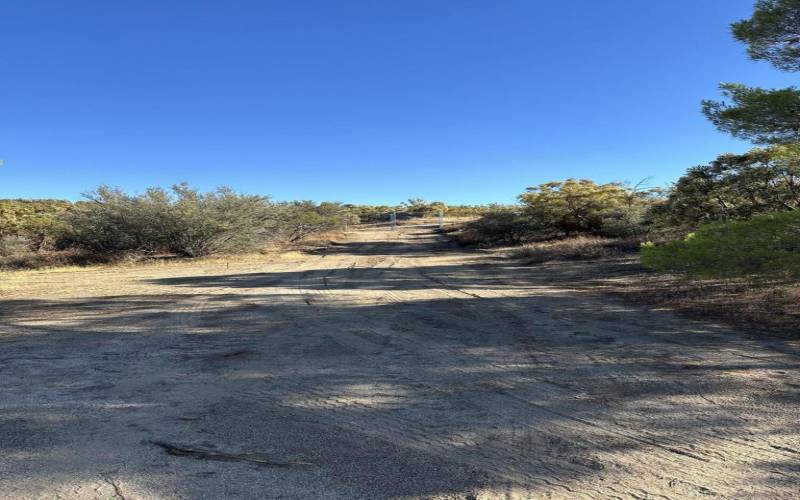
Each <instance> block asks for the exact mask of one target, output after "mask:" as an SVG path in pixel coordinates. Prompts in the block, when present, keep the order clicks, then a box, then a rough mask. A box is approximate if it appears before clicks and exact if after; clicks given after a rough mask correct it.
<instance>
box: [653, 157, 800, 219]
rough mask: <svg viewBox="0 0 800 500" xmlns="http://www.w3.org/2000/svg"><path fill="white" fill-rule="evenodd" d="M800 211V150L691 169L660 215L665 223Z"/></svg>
mask: <svg viewBox="0 0 800 500" xmlns="http://www.w3.org/2000/svg"><path fill="white" fill-rule="evenodd" d="M798 208H800V146H797V145H791V146H774V147H771V148H767V149H754V150H752V151H749V152H747V153H744V154H740V155H736V154H724V155H721V156H719V157H718V158H717V159H716V160H714V161H712V162H711V163H709V164H707V165H699V166H696V167H693V168H691V169H689V171H688V172H687V173H686V174H685V175H684V176H683V177H681V178H680V179H679V180H678V182H677V183H676V184H675V186H674V188H673V189H672V190H671V192H670V194H669V197H668V198H667V201H666V203H665V204H663V205H661V206H659V207H657V208H656V209H655V212H657V213H658V215H659V216H660V217H661V218H662V220H663V221H664V222H665V223H668V224H678V225H689V226H695V225H697V224H699V223H704V222H711V221H717V220H728V219H745V218H748V217H751V216H753V215H756V214H760V213H766V212H772V211H785V210H796V209H798Z"/></svg>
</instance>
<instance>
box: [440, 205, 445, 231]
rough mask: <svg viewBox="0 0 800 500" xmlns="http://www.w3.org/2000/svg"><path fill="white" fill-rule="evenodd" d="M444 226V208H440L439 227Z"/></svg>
mask: <svg viewBox="0 0 800 500" xmlns="http://www.w3.org/2000/svg"><path fill="white" fill-rule="evenodd" d="M443 228H444V210H439V229H443Z"/></svg>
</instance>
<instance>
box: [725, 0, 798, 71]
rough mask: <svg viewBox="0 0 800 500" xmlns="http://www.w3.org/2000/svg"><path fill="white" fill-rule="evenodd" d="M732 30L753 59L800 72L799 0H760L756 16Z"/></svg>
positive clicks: (735, 25)
mask: <svg viewBox="0 0 800 500" xmlns="http://www.w3.org/2000/svg"><path fill="white" fill-rule="evenodd" d="M731 29H732V32H733V36H734V37H735V38H736V39H737V40H739V41H740V42H742V43H745V44H747V52H748V53H749V54H750V57H752V58H753V59H756V60H765V61H769V62H770V63H772V64H773V65H774V66H775V67H777V68H780V69H783V70H786V71H800V0H759V1H758V2H757V3H756V6H755V10H754V12H753V16H752V17H751V18H750V19H743V20H741V21H739V22H736V23H733V25H732V26H731Z"/></svg>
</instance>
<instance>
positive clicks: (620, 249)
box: [508, 236, 640, 264]
mask: <svg viewBox="0 0 800 500" xmlns="http://www.w3.org/2000/svg"><path fill="white" fill-rule="evenodd" d="M639 245H640V240H638V239H635V238H600V237H597V236H575V237H573V238H565V239H561V240H552V241H544V242H538V243H528V244H526V245H523V246H521V247H517V248H515V249H513V250H511V251H510V252H509V253H508V255H509V257H511V258H514V259H521V260H523V261H525V262H527V263H529V264H535V263H540V262H549V261H554V260H592V259H601V258H607V257H617V256H620V255H625V254H631V253H635V252H636V251H638V249H639Z"/></svg>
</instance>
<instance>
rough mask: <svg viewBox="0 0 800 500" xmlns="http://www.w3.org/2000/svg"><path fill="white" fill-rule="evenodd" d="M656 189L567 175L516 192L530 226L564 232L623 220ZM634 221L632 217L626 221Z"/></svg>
mask: <svg viewBox="0 0 800 500" xmlns="http://www.w3.org/2000/svg"><path fill="white" fill-rule="evenodd" d="M655 195H657V193H656V192H655V191H653V190H646V191H642V190H639V189H636V188H629V187H627V186H625V185H623V184H620V183H617V182H612V183H608V184H597V183H595V182H593V181H591V180H588V179H567V180H565V181H556V182H547V183H545V184H540V185H538V186H534V187H529V188H528V189H527V191H526V192H525V193H523V194H521V195H520V196H519V200H520V201H521V202H522V203H523V204H524V210H523V214H524V216H525V218H526V219H527V222H528V224H529V225H530V227H531V228H534V229H540V230H552V231H556V232H560V233H564V234H567V235H569V234H573V233H581V232H594V233H599V232H602V231H603V229H604V228H605V227H606V226H608V225H609V223H614V225H615V226H616V225H618V223H620V222H623V223H624V222H626V221H627V219H628V218H631V216H630V214H631V213H632V212H639V213H643V212H644V210H640V209H643V208H644V207H646V206H648V205H649V204H650V203H652V201H653V199H654V196H655ZM629 222H630V223H631V224H636V221H634V220H631V221H629Z"/></svg>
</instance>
